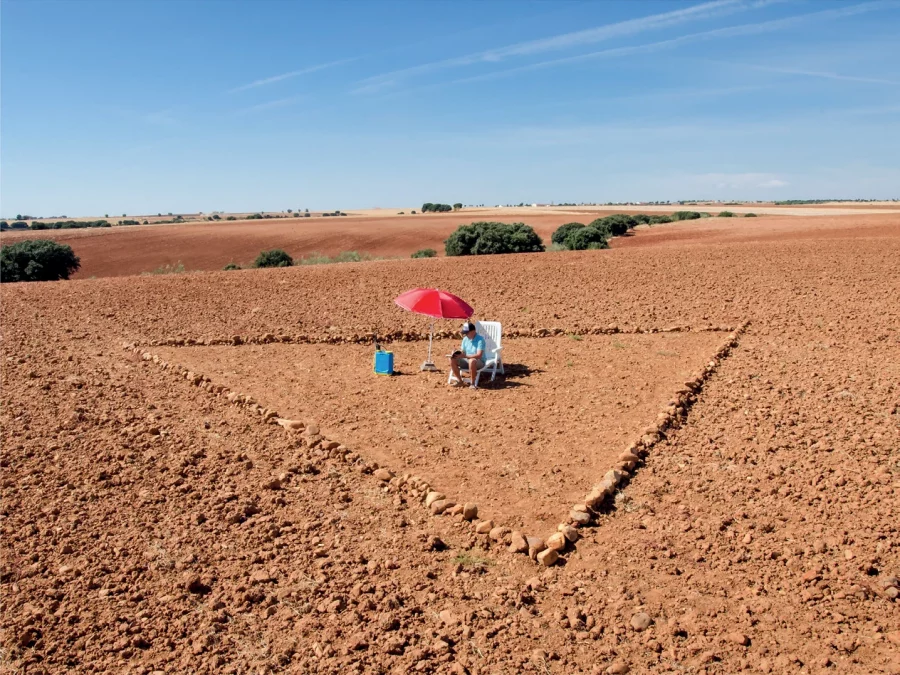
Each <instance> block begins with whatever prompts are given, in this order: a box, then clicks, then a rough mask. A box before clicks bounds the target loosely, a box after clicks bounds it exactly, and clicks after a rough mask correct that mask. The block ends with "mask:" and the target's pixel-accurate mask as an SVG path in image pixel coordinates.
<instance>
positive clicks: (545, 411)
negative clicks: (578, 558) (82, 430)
mask: <svg viewBox="0 0 900 675" xmlns="http://www.w3.org/2000/svg"><path fill="white" fill-rule="evenodd" d="M575 337H577V338H578V339H577V340H576V339H572V338H570V337H560V338H549V339H518V340H507V341H505V343H504V344H505V347H504V350H503V351H504V353H505V354H506V358H507V359H508V360H509V365H508V367H507V370H508V375H507V377H504V378H501V379H500V380H498V381H497V382H496V383H495V385H494V386H493V387H492V386H491V384H490V382H488V381H486V382H482V383H481V385H482V390H481V391H478V392H471V391H469V390H468V389H466V390H461V389H457V388H451V387H447V373H446V367H444V369H443V370H444V372H440V373H427V372H424V373H423V372H420V371H419V370H418V365H419V363H421V361H422V360H423V359H424V357H425V350H424V345H423V344H422V343H397V344H394V345H392V347H391V349H392V351H393V352H394V359H395V361H394V367H395V372H396V373H397V374H396V375H395V376H394V377H390V378H388V377H378V376H376V375H374V374H373V373H372V347H370V346H366V347H363V346H355V345H353V346H350V345H281V344H269V345H245V346H242V347H222V346H220V347H181V348H178V347H169V348H155V349H154V351H155V353H157V354H158V355H159V356H160V357H161V358H164V359H166V360H167V361H170V362H172V363H179V364H181V365H182V366H184V367H186V368H189V369H191V370H194V371H196V372H201V373H204V374H206V375H209V376H210V377H211V378H213V380H214V381H216V382H217V383H221V384H224V385H227V386H228V387H229V388H231V389H233V390H235V391H241V392H244V393H248V394H251V395H252V396H253V398H255V399H256V400H257V401H259V402H260V404H261V405H264V406H266V407H269V408H273V409H275V410H277V411H279V412H280V413H281V414H282V415H284V416H286V417H288V418H291V419H301V420H302V419H312V420H315V421H316V422H317V423H318V426H319V427H320V428H321V429H322V433H323V434H325V436H326V437H329V438H340V439H341V441H342V442H343V443H345V444H347V445H350V447H352V448H360V449H365V454H366V455H371V456H372V457H373V458H374V459H376V460H378V461H379V462H381V463H383V464H386V465H387V466H391V467H394V468H395V469H396V470H398V471H409V472H411V473H418V474H420V475H422V476H423V477H424V478H426V479H427V480H429V481H430V482H431V484H432V485H435V486H438V487H440V489H441V490H442V491H444V492H446V493H448V494H452V495H460V496H461V497H465V498H466V499H467V500H469V501H474V502H476V503H477V504H478V505H479V508H480V509H481V512H482V514H484V516H485V517H487V516H488V514H489V515H490V517H491V518H492V519H493V520H494V521H495V522H496V523H497V524H498V525H506V526H508V527H510V528H513V529H519V528H524V529H525V530H526V531H528V532H541V533H544V532H548V533H549V532H553V531H554V530H555V529H556V525H557V523H559V522H560V521H561V520H564V519H565V517H566V514H567V513H568V511H569V508H570V507H571V505H572V504H574V503H576V502H577V501H578V500H579V498H581V497H583V495H585V494H586V493H587V492H589V491H590V489H591V486H592V485H593V484H594V483H595V482H597V480H598V479H599V478H600V476H602V475H603V474H604V473H605V472H606V471H607V470H608V469H609V468H610V467H612V466H613V465H614V464H615V461H616V457H617V456H618V455H619V454H620V453H621V452H622V451H623V450H624V449H625V447H626V446H627V445H628V443H629V442H631V441H632V440H634V439H635V438H639V437H640V435H641V430H642V429H643V428H644V427H646V426H647V425H649V424H650V423H651V422H653V421H654V419H655V418H656V415H657V413H658V412H659V411H660V410H661V409H662V408H663V407H664V406H665V405H666V403H667V402H668V401H669V400H670V399H671V398H672V396H673V393H674V392H675V391H676V390H677V389H678V388H679V387H680V386H681V385H682V383H683V382H684V381H685V380H687V379H689V378H690V377H691V376H692V375H693V374H694V373H696V372H697V371H698V370H699V367H700V366H702V365H703V364H704V363H705V362H706V361H707V360H708V359H709V358H710V357H711V356H712V355H713V353H714V352H715V350H716V348H717V347H718V346H719V344H720V343H721V342H722V340H723V338H722V335H721V334H719V333H660V334H653V335H617V336H606V335H604V336H586V337H584V338H582V337H581V336H575ZM457 346H458V345H456V344H455V343H451V342H449V341H439V342H436V343H435V352H434V353H435V354H436V355H443V354H446V353H450V352H452V351H453V349H455V348H456V347H457ZM436 360H437V362H438V363H441V364H442V365H444V362H445V361H446V359H444V358H440V357H437V359H436Z"/></svg>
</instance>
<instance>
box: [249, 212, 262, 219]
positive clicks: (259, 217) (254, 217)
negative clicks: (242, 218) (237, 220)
mask: <svg viewBox="0 0 900 675" xmlns="http://www.w3.org/2000/svg"><path fill="white" fill-rule="evenodd" d="M262 219H263V216H262V214H261V213H251V214H250V215H249V216H247V218H246V220H262Z"/></svg>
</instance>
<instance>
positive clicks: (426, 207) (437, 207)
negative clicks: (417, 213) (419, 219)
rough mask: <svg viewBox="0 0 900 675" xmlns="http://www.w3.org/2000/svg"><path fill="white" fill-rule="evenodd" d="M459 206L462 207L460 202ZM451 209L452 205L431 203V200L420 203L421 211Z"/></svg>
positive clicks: (439, 211)
mask: <svg viewBox="0 0 900 675" xmlns="http://www.w3.org/2000/svg"><path fill="white" fill-rule="evenodd" d="M460 208H462V204H460ZM452 210H453V207H452V206H450V205H449V204H432V203H431V202H425V203H424V204H422V213H446V212H447V211H452Z"/></svg>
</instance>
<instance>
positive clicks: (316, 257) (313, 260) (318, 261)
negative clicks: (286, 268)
mask: <svg viewBox="0 0 900 675" xmlns="http://www.w3.org/2000/svg"><path fill="white" fill-rule="evenodd" d="M332 262H334V261H333V260H332V259H331V258H329V257H328V256H327V255H322V254H321V253H311V254H310V255H308V256H306V257H305V258H301V259H300V260H298V261H297V262H296V263H295V264H297V265H327V264H328V263H332Z"/></svg>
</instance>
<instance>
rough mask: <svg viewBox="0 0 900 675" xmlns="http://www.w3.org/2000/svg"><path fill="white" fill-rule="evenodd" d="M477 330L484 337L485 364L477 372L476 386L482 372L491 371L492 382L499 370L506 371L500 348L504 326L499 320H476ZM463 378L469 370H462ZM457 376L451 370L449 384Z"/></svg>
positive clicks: (503, 372) (501, 347)
mask: <svg viewBox="0 0 900 675" xmlns="http://www.w3.org/2000/svg"><path fill="white" fill-rule="evenodd" d="M475 331H476V332H477V333H478V334H479V335H480V336H481V337H483V338H484V365H483V366H482V367H481V368H480V369H479V370H478V372H477V373H475V386H476V387H477V386H478V380H480V379H481V374H482V373H484V372H489V373H490V374H491V382H493V381H494V378H495V377H497V372H498V371H499V372H500V374H501V375H505V374H506V371H504V370H503V358H502V357H501V355H500V350H502V349H503V346H502V345H501V343H500V338H501V334H502V326H501V325H500V322H499V321H476V322H475ZM460 375H462V377H463V380H465V379H466V377H467V375H468V371H466V372H460ZM455 379H456V377H455V376H454V375H453V371H452V370H451V371H450V376H449V377H448V378H447V384H452V383H453V381H454V380H455Z"/></svg>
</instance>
